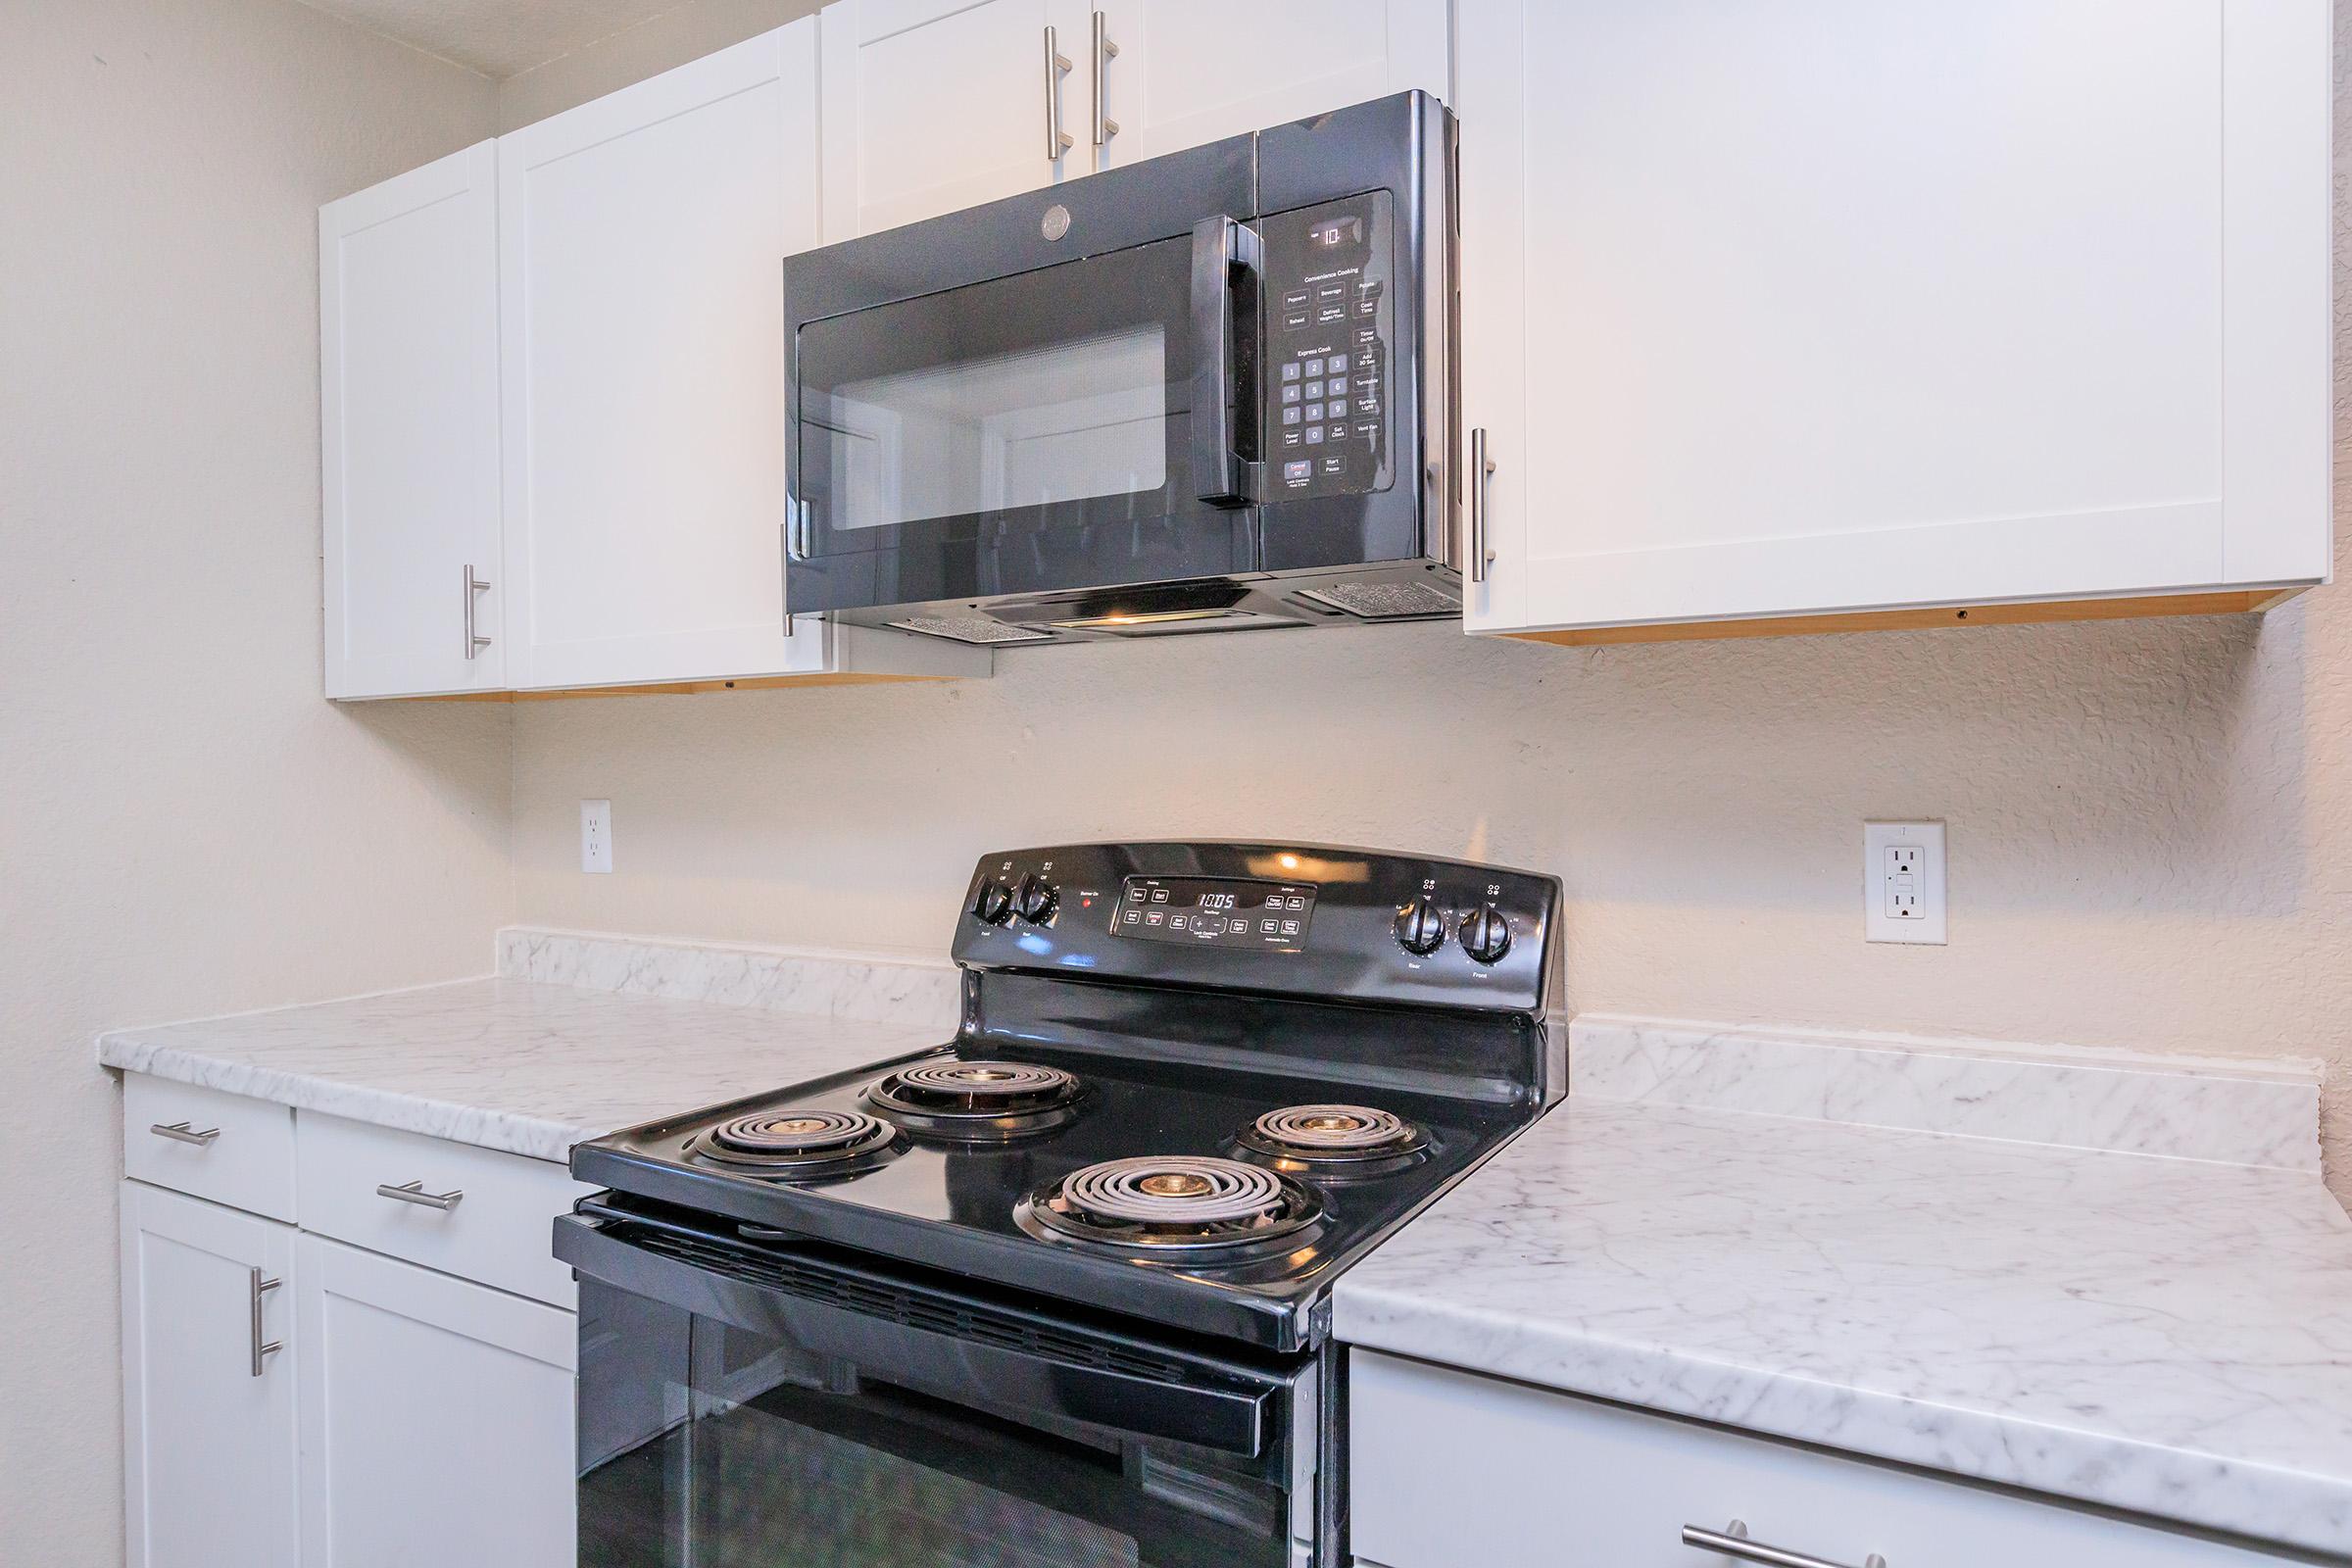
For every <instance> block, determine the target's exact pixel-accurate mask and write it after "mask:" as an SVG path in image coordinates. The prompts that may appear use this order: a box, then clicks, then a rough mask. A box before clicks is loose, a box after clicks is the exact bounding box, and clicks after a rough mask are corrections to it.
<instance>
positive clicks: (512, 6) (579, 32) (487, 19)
mask: <svg viewBox="0 0 2352 1568" xmlns="http://www.w3.org/2000/svg"><path fill="white" fill-rule="evenodd" d="M308 3H309V4H311V5H314V6H316V7H318V8H319V10H321V11H331V12H333V13H334V14H335V15H336V16H339V17H345V18H348V19H350V20H351V21H353V22H356V23H358V24H359V25H361V26H363V27H366V28H368V30H370V31H372V32H380V33H382V34H383V35H384V36H385V37H387V38H397V39H399V40H400V41H401V42H402V43H405V44H412V45H414V46H415V47H417V48H418V49H422V50H423V51H425V53H427V54H432V55H438V56H440V57H441V58H442V59H444V60H449V61H454V62H455V63H457V64H458V65H461V66H465V67H467V68H468V69H470V70H473V71H478V72H480V73H482V74H483V75H485V76H490V77H493V78H504V77H507V76H512V75H514V74H515V73H517V72H522V71H528V70H530V69H531V68H532V67H533V66H543V65H545V64H547V63H548V62H549V61H550V60H554V59H557V58H559V57H561V56H564V55H567V54H570V53H571V52H572V51H573V50H575V49H578V48H581V47H582V46H584V45H587V44H591V43H594V42H596V40H597V39H599V38H603V37H608V36H610V35H611V34H613V33H615V32H618V31H620V30H621V29H622V28H624V27H632V26H635V25H637V24H638V23H640V22H643V21H645V20H646V19H647V18H648V17H655V16H659V15H661V14H662V12H664V11H674V10H676V9H677V6H678V3H679V0H308Z"/></svg>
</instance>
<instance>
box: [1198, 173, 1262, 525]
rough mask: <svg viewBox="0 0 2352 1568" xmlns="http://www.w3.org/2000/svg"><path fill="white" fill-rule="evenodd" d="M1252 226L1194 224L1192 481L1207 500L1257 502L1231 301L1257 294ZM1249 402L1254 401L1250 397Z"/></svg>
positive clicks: (1221, 219) (1219, 220)
mask: <svg viewBox="0 0 2352 1568" xmlns="http://www.w3.org/2000/svg"><path fill="white" fill-rule="evenodd" d="M1259 267H1260V250H1259V246H1258V238H1257V231H1256V230H1255V229H1252V228H1250V226H1249V225H1248V224H1245V223H1237V222H1235V221H1233V220H1232V219H1230V218H1228V217H1226V216H1225V215H1224V214H1222V213H1220V214H1218V215H1217V216H1216V217H1214V218H1204V219H1202V220H1201V221H1200V222H1199V223H1196V224H1195V225H1194V226H1193V344H1194V349H1195V354H1196V356H1197V357H1196V359H1195V361H1194V366H1195V368H1194V370H1193V481H1194V483H1195V484H1196V485H1197V486H1198V487H1199V489H1198V494H1199V495H1200V497H1201V500H1203V501H1206V502H1208V503H1209V504H1211V505H1212V506H1219V507H1245V506H1248V505H1250V503H1251V502H1252V501H1254V500H1256V499H1257V497H1256V493H1255V492H1256V485H1255V484H1254V483H1253V477H1254V476H1253V474H1252V472H1251V470H1252V468H1253V467H1254V466H1255V465H1253V464H1252V463H1251V462H1250V459H1249V458H1248V456H1247V455H1246V454H1245V453H1244V452H1243V451H1242V450H1241V434H1242V431H1241V419H1242V417H1243V415H1244V413H1245V412H1254V411H1253V410H1251V411H1245V410H1243V409H1242V408H1241V407H1240V401H1241V398H1240V393H1241V388H1240V385H1239V382H1240V380H1241V372H1240V369H1239V366H1238V357H1239V355H1240V353H1241V342H1240V323H1239V322H1238V320H1237V319H1236V316H1235V302H1236V300H1237V298H1238V297H1239V295H1240V292H1241V289H1242V287H1244V286H1247V287H1248V288H1249V289H1250V291H1251V293H1252V294H1253V295H1254V293H1255V291H1256V288H1257V283H1258V271H1259ZM1252 402H1254V400H1252Z"/></svg>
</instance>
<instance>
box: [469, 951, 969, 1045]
mask: <svg viewBox="0 0 2352 1568" xmlns="http://www.w3.org/2000/svg"><path fill="white" fill-rule="evenodd" d="M498 973H499V974H500V975H501V976H502V977H504V978H506V979H511V980H537V981H541V982H544V983H546V984H549V985H563V986H582V987H586V988H588V989H591V990H596V991H616V992H619V993H621V994H623V995H625V996H635V997H667V998H669V999H670V1000H672V1001H676V1002H716V1003H724V1004H726V1005H731V1006H738V1007H763V1008H767V1009H769V1010H772V1011H776V1012H797V1013H806V1014H811V1015H814V1016H817V1017H825V1018H850V1019H856V1020H858V1021H859V1022H861V1023H888V1024H913V1025H922V1026H927V1027H930V1028H934V1029H937V1030H938V1031H939V1032H940V1034H941V1036H942V1037H943V1038H944V1037H945V1036H947V1035H950V1034H953V1033H954V1032H955V1029H956V1018H957V1017H958V1015H959V1013H960V1011H961V995H962V993H961V982H960V979H959V976H958V971H957V970H956V967H955V966H954V965H953V964H948V963H922V962H916V961H913V960H905V961H894V960H890V959H879V958H867V957H855V956H824V955H814V954H805V953H792V952H788V951H785V950H783V949H779V948H755V947H739V946H734V945H730V944H719V943H691V942H664V941H660V940H657V939H653V938H648V937H624V936H609V935H605V934H602V933H598V932H590V931H554V930H545V929H541V928H538V927H534V926H509V927H507V928H506V929H505V930H503V931H501V932H499V934H498Z"/></svg>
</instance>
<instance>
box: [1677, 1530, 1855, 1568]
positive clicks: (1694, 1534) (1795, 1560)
mask: <svg viewBox="0 0 2352 1568" xmlns="http://www.w3.org/2000/svg"><path fill="white" fill-rule="evenodd" d="M1683 1544H1684V1545H1686V1546H1696V1547H1697V1548H1698V1549H1699V1550H1701V1551H1720V1552H1722V1553H1723V1554H1724V1555H1725V1556H1726V1557H1737V1558H1739V1559H1740V1561H1741V1562H1759V1563H1763V1564H1765V1565H1766V1568H1845V1564H1843V1563H1836V1562H1832V1561H1830V1559H1829V1558H1827V1557H1815V1556H1811V1555H1809V1554H1807V1553H1805V1552H1801V1551H1790V1550H1789V1549H1788V1548H1787V1547H1784V1546H1767V1545H1765V1544H1763V1543H1762V1542H1760V1541H1750V1540H1748V1539H1747V1526H1746V1525H1745V1524H1743V1523H1741V1522H1740V1520H1738V1519H1735V1520H1733V1521H1732V1522H1731V1523H1730V1524H1728V1525H1726V1526H1724V1528H1723V1529H1721V1530H1701V1529H1700V1528H1699V1527H1698V1526H1696V1525H1685V1526H1683ZM1862 1568H1887V1559H1886V1558H1884V1557H1882V1556H1880V1555H1879V1554H1878V1553H1877V1552H1875V1551H1874V1552H1872V1553H1871V1554H1870V1555H1869V1556H1867V1557H1865V1558H1863V1559H1862Z"/></svg>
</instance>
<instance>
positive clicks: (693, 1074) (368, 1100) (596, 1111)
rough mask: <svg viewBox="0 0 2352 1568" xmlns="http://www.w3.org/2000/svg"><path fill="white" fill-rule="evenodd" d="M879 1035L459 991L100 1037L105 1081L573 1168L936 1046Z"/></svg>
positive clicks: (636, 1001) (493, 984)
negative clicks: (681, 1121)
mask: <svg viewBox="0 0 2352 1568" xmlns="http://www.w3.org/2000/svg"><path fill="white" fill-rule="evenodd" d="M950 1032H952V1031H950V1030H942V1029H941V1028H939V1027H938V1026H936V1025H933V1024H909V1023H895V1024H894V1023H877V1022H870V1021H865V1020H860V1019H856V1018H844V1017H818V1016H812V1015H809V1014H804V1013H793V1012H779V1011H771V1010H768V1009H766V1008H762V1007H749V1006H731V1005H724V1004H719V1003H710V1002H678V1001H671V1000H668V999H666V998H661V997H642V996H623V995H617V994H615V993H613V992H610V991H597V990H585V989H580V988H576V987H572V986H562V985H547V984H542V983H538V982H534V981H528V980H465V981H459V982H457V983H455V984H452V985H439V986H425V987H422V988H419V989H417V990H414V991H393V992H386V993H383V994H382V995H379V996H371V997H356V998H353V999H351V1000H349V1001H344V1002H325V1003H319V1004H315V1005H309V1006H299V1007H285V1008H280V1009H277V1010H275V1011H271V1012H246V1013H236V1014H232V1015H230V1016H228V1017H224V1018H207V1019H200V1020H198V1021H196V1022H193V1023H172V1024H160V1025H157V1026H155V1027H153V1028H145V1029H118V1030H115V1031H114V1032H112V1033H110V1034H106V1035H102V1036H100V1037H99V1041H98V1059H99V1060H100V1061H101V1062H103V1063H104V1064H105V1065H107V1066H110V1067H122V1068H124V1069H126V1070H128V1071H132V1072H147V1073H154V1074H155V1075H156V1076H158V1077H161V1078H172V1079H176V1080H178V1081H179V1082H182V1083H192V1084H202V1085H204V1086H205V1087H206V1088H210V1089H219V1090H222V1091H225V1092H226V1093H229V1094H233V1095H251V1096H253V1097H254V1098H256V1099H259V1100H269V1101H275V1102H277V1103H282V1104H288V1105H293V1106H295V1107H296V1108H298V1109H303V1110H320V1111H327V1112H330V1113H332V1114H334V1115H337V1116H349V1117H351V1118H353V1119H354V1120H358V1121H367V1122H374V1123H376V1124H377V1125H379V1126H384V1127H397V1128H400V1129H402V1130H404V1131H407V1132H415V1133H426V1134H430V1135H431V1136H433V1137H435V1138H448V1139H454V1140H456V1141H458V1142H460V1143H467V1144H477V1145H479V1146H481V1147H482V1148H484V1149H497V1150H504V1151H506V1152H509V1153H515V1154H528V1155H531V1156H532V1157H534V1158H538V1159H562V1158H564V1155H565V1154H566V1153H567V1152H569V1151H570V1149H571V1146H572V1145H573V1144H575V1143H578V1142H579V1141H580V1140H582V1139H584V1138H595V1137H599V1136H601V1135H603V1134H605V1133H609V1132H614V1131H617V1130H618V1129H620V1128H623V1127H630V1126H634V1125H636V1124H637V1123H639V1122H644V1121H651V1120H653V1119H654V1118H655V1117H657V1116H662V1115H668V1114H671V1113H674V1112H677V1111H682V1110H690V1109H693V1108H695V1107H698V1106H702V1105H710V1104H715V1103H718V1102H720V1101H723V1100H731V1099H733V1098H735V1097H736V1096H739V1095H748V1094H753V1093H757V1092H758V1091H760V1090H765V1089H777V1088H781V1087H782V1086H784V1085H786V1084H791V1083H796V1082H799V1081H800V1080H802V1079H806V1078H814V1077H818V1076H821V1075H822V1074H825V1073H829V1072H838V1071H841V1070H843V1069H846V1068H850V1067H856V1066H859V1065H862V1064H864V1063H866V1062H870V1061H878V1060H881V1059H883V1058H885V1057H888V1056H895V1055H903V1054H907V1053H908V1052H914V1051H921V1050H925V1049H927V1048H929V1047H931V1046H935V1045H938V1044H939V1043H940V1042H941V1041H942V1040H944V1039H945V1038H946V1037H947V1034H948V1033H950Z"/></svg>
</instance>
